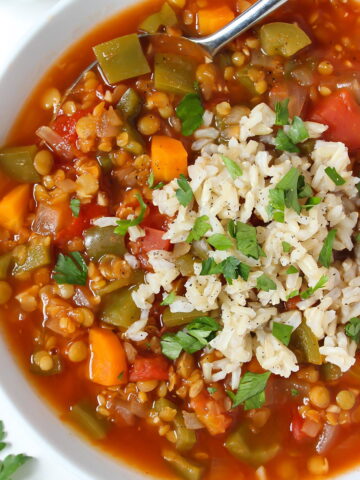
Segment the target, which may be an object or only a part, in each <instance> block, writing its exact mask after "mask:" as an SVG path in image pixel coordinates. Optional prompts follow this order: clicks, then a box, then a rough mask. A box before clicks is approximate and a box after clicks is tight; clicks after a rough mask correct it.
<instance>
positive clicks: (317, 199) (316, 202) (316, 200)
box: [303, 197, 321, 210]
mask: <svg viewBox="0 0 360 480" xmlns="http://www.w3.org/2000/svg"><path fill="white" fill-rule="evenodd" d="M320 203H321V198H320V197H310V198H308V199H307V201H306V203H305V205H303V208H305V209H306V210H311V209H312V208H313V207H315V205H319V204H320Z"/></svg>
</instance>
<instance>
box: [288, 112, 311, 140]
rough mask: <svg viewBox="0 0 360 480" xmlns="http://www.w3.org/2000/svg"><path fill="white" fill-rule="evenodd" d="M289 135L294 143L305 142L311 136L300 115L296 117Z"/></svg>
mask: <svg viewBox="0 0 360 480" xmlns="http://www.w3.org/2000/svg"><path fill="white" fill-rule="evenodd" d="M287 136H288V137H289V138H290V140H291V141H292V142H293V143H294V144H297V143H302V142H305V140H307V139H308V138H309V132H308V130H307V128H306V125H305V123H304V122H303V121H302V120H301V118H300V117H294V119H293V122H292V124H291V126H290V128H289V131H288V132H287Z"/></svg>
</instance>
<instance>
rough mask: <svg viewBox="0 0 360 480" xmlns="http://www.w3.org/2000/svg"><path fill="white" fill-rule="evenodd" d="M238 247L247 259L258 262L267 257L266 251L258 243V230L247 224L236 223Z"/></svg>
mask: <svg viewBox="0 0 360 480" xmlns="http://www.w3.org/2000/svg"><path fill="white" fill-rule="evenodd" d="M235 238H236V246H237V248H238V250H239V251H240V252H241V253H243V254H244V255H246V256H247V257H251V258H254V259H255V260H258V259H259V258H260V257H263V256H265V253H264V251H263V250H262V248H261V247H260V245H259V244H258V241H257V235H256V228H255V227H253V226H252V225H248V224H247V223H242V222H237V223H236V236H235Z"/></svg>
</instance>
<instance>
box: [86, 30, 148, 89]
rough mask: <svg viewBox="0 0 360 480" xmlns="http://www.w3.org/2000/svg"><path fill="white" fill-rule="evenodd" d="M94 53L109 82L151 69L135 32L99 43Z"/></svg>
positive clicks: (131, 76) (137, 74)
mask: <svg viewBox="0 0 360 480" xmlns="http://www.w3.org/2000/svg"><path fill="white" fill-rule="evenodd" d="M94 53H95V55H96V58H97V60H98V62H99V64H100V67H101V69H102V71H103V72H104V75H105V77H106V79H107V81H108V82H109V83H110V84H113V83H118V82H122V81H123V80H127V79H128V78H133V77H138V76H140V75H145V74H146V73H150V71H151V70H150V67H149V64H148V61H147V60H146V57H145V55H144V52H143V50H142V47H141V44H140V40H139V38H138V36H137V35H136V33H134V34H131V35H125V36H124V37H119V38H115V39H114V40H110V41H109V42H105V43H101V44H100V45H97V46H96V47H94Z"/></svg>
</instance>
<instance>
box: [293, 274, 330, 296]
mask: <svg viewBox="0 0 360 480" xmlns="http://www.w3.org/2000/svg"><path fill="white" fill-rule="evenodd" d="M328 280H329V278H328V277H327V276H326V275H323V276H322V277H321V278H320V280H319V281H318V282H317V284H316V285H315V286H314V287H310V288H307V289H306V290H305V291H304V292H302V293H301V294H300V297H301V298H302V299H303V300H306V299H308V298H310V297H311V295H313V294H314V293H315V292H316V291H317V290H319V289H320V288H323V287H325V285H326V284H327V282H328Z"/></svg>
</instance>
